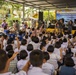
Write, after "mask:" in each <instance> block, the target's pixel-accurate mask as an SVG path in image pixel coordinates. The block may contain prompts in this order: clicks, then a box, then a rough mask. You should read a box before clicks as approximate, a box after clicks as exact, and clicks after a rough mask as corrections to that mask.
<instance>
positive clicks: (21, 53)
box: [20, 50, 28, 59]
mask: <svg viewBox="0 0 76 75" xmlns="http://www.w3.org/2000/svg"><path fill="white" fill-rule="evenodd" d="M27 56H28V54H27V52H26V51H25V50H22V51H21V52H20V59H25V58H26V57H27Z"/></svg>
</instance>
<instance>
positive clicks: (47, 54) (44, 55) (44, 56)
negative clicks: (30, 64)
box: [43, 52, 50, 63]
mask: <svg viewBox="0 0 76 75" xmlns="http://www.w3.org/2000/svg"><path fill="white" fill-rule="evenodd" d="M43 58H44V60H43V62H44V63H45V62H47V60H49V59H50V56H49V53H48V52H43Z"/></svg>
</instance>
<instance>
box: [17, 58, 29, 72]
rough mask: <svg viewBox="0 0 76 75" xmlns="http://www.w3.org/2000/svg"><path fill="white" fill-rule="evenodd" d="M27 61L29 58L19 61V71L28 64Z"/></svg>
mask: <svg viewBox="0 0 76 75" xmlns="http://www.w3.org/2000/svg"><path fill="white" fill-rule="evenodd" d="M27 62H28V61H27V60H22V59H21V60H19V61H18V63H17V68H18V70H19V71H20V70H22V68H23V67H24V66H25V65H26V63H27Z"/></svg>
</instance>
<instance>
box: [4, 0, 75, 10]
mask: <svg viewBox="0 0 76 75" xmlns="http://www.w3.org/2000/svg"><path fill="white" fill-rule="evenodd" d="M5 1H10V2H14V3H21V4H25V5H27V6H32V7H35V8H40V9H60V8H75V7H76V0H5Z"/></svg>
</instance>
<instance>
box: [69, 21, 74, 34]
mask: <svg viewBox="0 0 76 75" xmlns="http://www.w3.org/2000/svg"><path fill="white" fill-rule="evenodd" d="M72 26H73V22H72V20H70V21H69V22H68V32H69V33H71V32H72Z"/></svg>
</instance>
